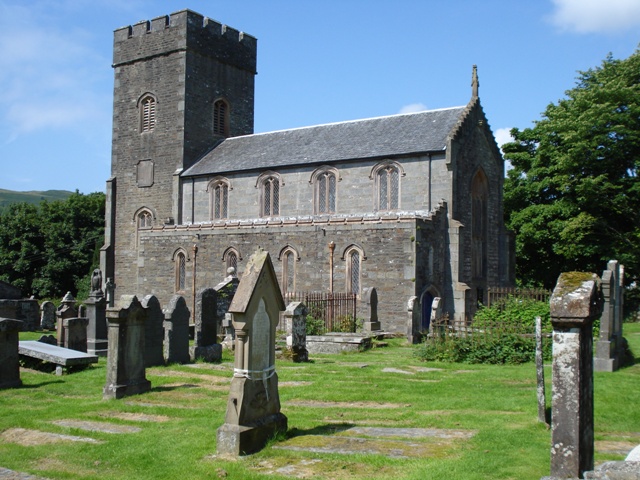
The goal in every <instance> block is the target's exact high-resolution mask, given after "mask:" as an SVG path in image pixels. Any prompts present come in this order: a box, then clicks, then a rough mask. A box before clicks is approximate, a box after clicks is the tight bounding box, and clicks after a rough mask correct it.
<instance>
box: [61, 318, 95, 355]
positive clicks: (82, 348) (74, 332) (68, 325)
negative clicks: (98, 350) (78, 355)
mask: <svg viewBox="0 0 640 480" xmlns="http://www.w3.org/2000/svg"><path fill="white" fill-rule="evenodd" d="M88 324H89V319H88V318H79V317H78V318H65V319H64V320H62V326H63V328H64V345H62V346H63V347H64V348H68V349H69V350H76V351H77V352H85V353H87V325H88Z"/></svg>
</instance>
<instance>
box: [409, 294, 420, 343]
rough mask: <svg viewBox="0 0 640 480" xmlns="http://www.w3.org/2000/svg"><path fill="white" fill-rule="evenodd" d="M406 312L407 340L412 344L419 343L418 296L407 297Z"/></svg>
mask: <svg viewBox="0 0 640 480" xmlns="http://www.w3.org/2000/svg"><path fill="white" fill-rule="evenodd" d="M407 313H408V317H407V341H408V342H409V343H412V344H416V343H420V307H419V304H418V297H416V296H412V297H409V300H408V301H407Z"/></svg>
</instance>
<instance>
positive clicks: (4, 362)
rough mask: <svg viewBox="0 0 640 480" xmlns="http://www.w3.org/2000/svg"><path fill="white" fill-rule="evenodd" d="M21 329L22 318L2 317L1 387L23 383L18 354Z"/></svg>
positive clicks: (0, 320) (0, 340) (0, 327)
mask: <svg viewBox="0 0 640 480" xmlns="http://www.w3.org/2000/svg"><path fill="white" fill-rule="evenodd" d="M21 329H22V322H21V321H20V320H14V319H12V318H0V389H3V388H14V387H19V386H20V385H22V380H20V358H19V355H18V342H19V333H18V332H20V330H21Z"/></svg>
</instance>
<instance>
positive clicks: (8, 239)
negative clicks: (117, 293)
mask: <svg viewBox="0 0 640 480" xmlns="http://www.w3.org/2000/svg"><path fill="white" fill-rule="evenodd" d="M104 202H105V196H104V194H103V193H91V194H89V195H83V194H81V193H78V192H77V191H76V193H74V194H72V195H71V196H70V197H69V198H68V199H66V200H57V201H53V202H46V201H45V202H42V203H40V205H39V206H35V205H29V204H26V203H18V204H13V205H11V206H10V207H9V209H8V210H7V211H5V212H3V213H2V215H0V278H1V279H2V280H5V281H8V282H10V283H12V284H14V285H16V286H18V287H20V288H21V289H22V292H23V294H25V295H31V294H33V295H36V296H37V297H40V298H51V297H60V296H62V295H64V294H65V293H66V292H67V291H71V292H72V293H73V294H74V295H75V294H77V287H78V284H79V283H81V280H82V279H83V278H84V277H86V276H87V275H89V274H90V272H91V270H92V269H93V268H94V267H95V266H96V263H97V255H96V251H98V250H99V248H100V246H101V245H102V241H103V234H104Z"/></svg>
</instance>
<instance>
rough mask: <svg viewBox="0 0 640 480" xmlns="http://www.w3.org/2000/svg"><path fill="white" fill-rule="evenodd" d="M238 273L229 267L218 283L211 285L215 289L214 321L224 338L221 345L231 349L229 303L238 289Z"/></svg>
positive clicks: (233, 340) (231, 332) (232, 343)
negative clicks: (223, 277) (215, 306)
mask: <svg viewBox="0 0 640 480" xmlns="http://www.w3.org/2000/svg"><path fill="white" fill-rule="evenodd" d="M238 283H239V280H238V275H236V269H235V268H233V267H229V268H228V269H227V276H226V277H225V279H224V280H223V281H222V282H220V283H219V284H218V285H216V286H215V287H213V289H214V290H215V291H216V293H217V295H218V297H217V308H216V321H217V322H218V325H220V329H219V330H220V333H223V332H224V339H223V340H222V345H223V346H224V347H225V348H227V349H229V350H232V349H233V348H234V344H235V332H234V330H233V325H232V320H231V319H232V315H231V314H230V313H229V305H231V302H232V301H233V297H234V295H235V294H236V291H237V290H238Z"/></svg>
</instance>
